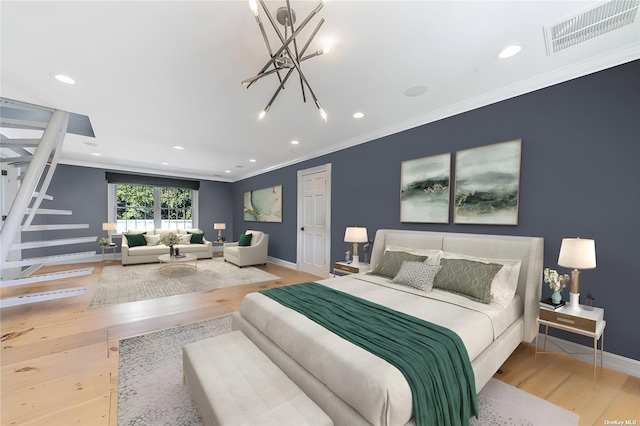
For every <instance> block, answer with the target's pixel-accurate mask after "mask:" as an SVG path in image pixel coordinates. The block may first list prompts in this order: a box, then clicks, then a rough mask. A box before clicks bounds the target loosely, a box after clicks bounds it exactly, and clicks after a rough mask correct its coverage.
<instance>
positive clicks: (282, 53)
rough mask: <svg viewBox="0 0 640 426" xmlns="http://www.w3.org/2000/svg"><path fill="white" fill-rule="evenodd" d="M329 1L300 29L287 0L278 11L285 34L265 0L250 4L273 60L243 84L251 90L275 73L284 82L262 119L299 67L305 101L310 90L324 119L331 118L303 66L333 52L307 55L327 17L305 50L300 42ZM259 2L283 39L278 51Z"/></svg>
mask: <svg viewBox="0 0 640 426" xmlns="http://www.w3.org/2000/svg"><path fill="white" fill-rule="evenodd" d="M325 2H326V0H320V2H319V3H318V4H317V5H316V6H315V7H314V8H313V10H312V11H311V13H309V15H308V16H307V17H306V18H305V19H304V21H302V23H301V24H300V25H299V26H298V27H297V28H296V27H295V23H296V12H295V10H293V9H291V5H290V3H289V0H286V6H282V7H280V8H279V9H278V10H277V11H276V20H277V22H278V23H279V24H280V25H282V26H284V34H283V33H282V32H281V31H280V29H279V28H278V26H277V25H276V21H275V20H274V18H273V16H272V15H271V13H270V12H269V10H268V9H267V6H266V5H265V4H264V1H263V0H257V1H256V0H249V6H250V7H251V11H252V12H253V14H254V16H255V17H256V22H257V23H258V27H260V32H261V33H262V38H263V39H264V44H265V45H266V47H267V51H268V52H269V60H268V61H267V63H266V64H265V65H264V66H263V67H262V69H261V70H260V72H258V74H256V75H255V76H253V77H251V78H248V79H246V80H244V81H243V82H242V84H243V85H244V86H246V87H247V89H251V87H253V85H254V84H255V83H256V82H257V81H258V80H259V79H261V78H262V77H266V76H268V75H271V74H274V73H275V74H276V75H277V76H278V81H280V85H279V86H278V88H277V89H276V92H275V93H274V94H273V96H272V97H271V100H270V101H269V103H268V104H267V106H266V107H265V108H264V110H262V112H260V115H259V116H258V120H262V119H263V118H264V116H265V115H266V114H267V112H269V109H270V108H271V105H272V104H273V101H275V100H276V98H277V97H278V95H279V94H280V91H281V90H282V89H284V85H285V83H286V82H287V80H289V77H290V76H291V74H292V73H293V71H294V70H295V71H298V75H299V76H300V88H301V90H302V100H303V101H304V102H307V95H306V90H308V91H309V94H310V95H311V97H312V98H313V102H314V103H315V104H316V106H317V107H318V110H319V111H320V116H321V117H322V118H323V119H324V121H327V113H326V112H325V111H324V110H323V109H322V107H321V106H320V102H318V98H317V97H316V95H315V93H313V90H312V89H311V86H310V85H309V81H307V78H306V77H305V75H304V73H303V72H302V68H301V64H302V62H304V61H306V60H308V59H311V58H315V57H316V56H320V55H322V54H323V53H327V52H328V51H329V49H328V48H324V49H321V50H318V51H316V52H314V53H311V54H309V55H307V56H305V55H304V54H305V53H306V51H307V48H308V47H309V44H311V41H312V40H313V38H314V37H315V36H316V34H317V33H318V31H319V30H320V27H321V26H322V24H323V23H324V18H322V19H320V22H319V23H318V25H316V27H315V29H314V30H313V32H312V33H311V36H310V37H309V39H308V40H307V41H306V43H304V45H303V46H302V48H301V49H300V46H299V45H298V40H297V37H298V35H299V34H300V32H301V31H302V30H303V29H304V28H305V27H306V26H307V24H308V23H309V22H310V21H311V20H312V19H313V18H314V17H315V16H316V15H317V14H318V12H320V9H322V7H323V6H324V4H325ZM258 3H259V4H260V6H261V7H262V10H263V11H264V14H265V15H266V16H267V19H268V20H269V22H270V23H271V26H272V27H273V29H274V31H275V32H276V34H277V35H278V38H279V39H280V42H281V43H282V46H281V47H280V48H279V49H278V50H276V51H275V52H274V51H273V50H272V49H271V44H270V43H269V39H268V38H267V33H266V32H265V29H264V25H263V24H262V19H260V11H259V10H258ZM285 71H286V74H285V75H284V77H283V76H282V73H284V72H285ZM305 87H306V90H305Z"/></svg>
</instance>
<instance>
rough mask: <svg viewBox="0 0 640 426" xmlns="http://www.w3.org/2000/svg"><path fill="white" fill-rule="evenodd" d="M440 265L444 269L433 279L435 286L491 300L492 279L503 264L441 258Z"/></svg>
mask: <svg viewBox="0 0 640 426" xmlns="http://www.w3.org/2000/svg"><path fill="white" fill-rule="evenodd" d="M440 265H441V266H442V269H440V272H438V275H436V278H435V280H433V286H434V287H435V288H439V289H441V290H446V291H449V292H451V293H457V294H459V295H461V296H464V297H467V298H469V299H471V300H475V301H477V302H481V303H487V304H488V303H489V302H491V281H492V280H493V277H494V276H495V275H496V274H497V273H498V271H499V270H500V269H501V268H502V265H498V264H497V263H482V262H474V261H473V260H465V259H441V260H440Z"/></svg>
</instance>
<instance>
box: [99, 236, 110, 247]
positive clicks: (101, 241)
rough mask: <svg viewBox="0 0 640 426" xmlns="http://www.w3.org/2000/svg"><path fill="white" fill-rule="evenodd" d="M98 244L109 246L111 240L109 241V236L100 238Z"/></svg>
mask: <svg viewBox="0 0 640 426" xmlns="http://www.w3.org/2000/svg"><path fill="white" fill-rule="evenodd" d="M98 244H100V245H101V246H102V247H107V246H108V245H109V244H111V241H109V239H108V238H100V239H99V240H98Z"/></svg>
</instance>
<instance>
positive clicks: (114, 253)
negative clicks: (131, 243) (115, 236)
mask: <svg viewBox="0 0 640 426" xmlns="http://www.w3.org/2000/svg"><path fill="white" fill-rule="evenodd" d="M100 247H101V248H102V261H103V262H104V252H105V250H113V260H116V249H117V248H118V245H117V244H113V245H110V246H100Z"/></svg>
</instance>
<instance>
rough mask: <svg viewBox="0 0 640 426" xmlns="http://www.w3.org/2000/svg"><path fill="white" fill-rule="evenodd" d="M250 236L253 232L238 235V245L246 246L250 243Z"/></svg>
mask: <svg viewBox="0 0 640 426" xmlns="http://www.w3.org/2000/svg"><path fill="white" fill-rule="evenodd" d="M251 237H253V234H242V235H240V239H239V240H238V246H240V247H247V246H250V245H251Z"/></svg>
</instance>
